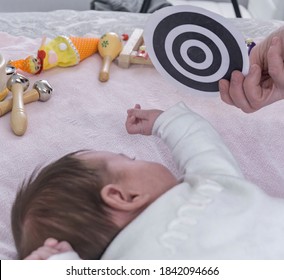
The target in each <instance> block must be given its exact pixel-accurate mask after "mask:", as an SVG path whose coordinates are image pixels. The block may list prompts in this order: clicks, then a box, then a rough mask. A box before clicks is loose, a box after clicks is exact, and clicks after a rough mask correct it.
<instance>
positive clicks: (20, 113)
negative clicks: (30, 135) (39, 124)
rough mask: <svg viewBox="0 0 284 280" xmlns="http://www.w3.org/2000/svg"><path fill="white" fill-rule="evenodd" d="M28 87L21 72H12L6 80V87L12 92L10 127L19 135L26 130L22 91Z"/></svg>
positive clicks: (27, 82)
mask: <svg viewBox="0 0 284 280" xmlns="http://www.w3.org/2000/svg"><path fill="white" fill-rule="evenodd" d="M28 87H29V80H28V79H27V78H26V77H24V76H23V75H21V74H17V73H15V74H13V75H12V76H11V77H10V79H9V80H8V81H7V88H8V89H9V90H10V91H11V92H12V96H13V101H12V103H13V104H12V113H11V128H12V130H13V132H14V133H15V134H16V135H18V136H21V135H23V134H24V133H25V132H26V129H27V125H28V119H27V115H26V112H25V108H24V101H23V92H24V91H25V90H26V89H27V88H28Z"/></svg>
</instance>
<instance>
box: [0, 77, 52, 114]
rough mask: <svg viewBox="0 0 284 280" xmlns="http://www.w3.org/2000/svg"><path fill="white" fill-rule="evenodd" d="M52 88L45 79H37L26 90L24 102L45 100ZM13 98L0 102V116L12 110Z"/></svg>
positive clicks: (49, 95)
mask: <svg viewBox="0 0 284 280" xmlns="http://www.w3.org/2000/svg"><path fill="white" fill-rule="evenodd" d="M52 93H53V89H52V87H51V85H50V84H49V83H48V82H47V81H46V80H39V81H37V82H35V83H34V85H33V89H32V90H29V91H27V92H26V93H25V94H24V96H23V101H24V104H28V103H31V102H34V101H38V100H39V101H42V102H45V101H47V100H49V99H50V98H51V95H52ZM12 107H13V99H12V98H10V99H6V100H5V101H3V102H1V103H0V117H1V116H3V115H5V114H7V113H8V112H10V111H11V110H12Z"/></svg>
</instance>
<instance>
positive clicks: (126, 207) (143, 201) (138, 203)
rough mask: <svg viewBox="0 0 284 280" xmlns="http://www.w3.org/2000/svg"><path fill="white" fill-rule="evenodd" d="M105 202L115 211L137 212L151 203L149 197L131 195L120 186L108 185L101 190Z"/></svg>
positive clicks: (137, 194)
mask: <svg viewBox="0 0 284 280" xmlns="http://www.w3.org/2000/svg"><path fill="white" fill-rule="evenodd" d="M101 197H102V199H103V201H104V202H105V203H106V204H107V205H108V206H109V207H110V208H112V209H113V210H118V211H126V212H129V211H136V210H138V209H140V208H144V207H146V206H147V205H148V203H149V196H147V195H142V194H139V193H130V192H129V191H128V190H127V189H126V190H125V189H124V188H123V187H122V186H121V185H119V184H108V185H106V186H104V187H103V189H102V190H101Z"/></svg>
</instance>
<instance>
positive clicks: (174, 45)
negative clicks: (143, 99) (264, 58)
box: [144, 5, 249, 93]
mask: <svg viewBox="0 0 284 280" xmlns="http://www.w3.org/2000/svg"><path fill="white" fill-rule="evenodd" d="M144 41H145V45H146V49H147V52H148V54H149V57H150V59H151V61H152V63H153V65H154V66H155V68H156V69H157V71H158V72H159V73H160V74H161V75H163V76H165V77H166V79H169V80H171V81H173V82H174V83H175V84H176V85H177V86H181V87H182V88H184V89H185V88H186V90H187V91H188V90H190V91H191V92H196V93H217V92H219V88H218V81H219V80H220V79H222V78H225V79H228V80H229V79H230V77H231V73H232V71H234V70H239V71H241V72H242V73H243V74H244V75H246V74H247V72H248V68H249V58H248V52H247V47H246V44H245V39H244V37H243V35H242V34H241V32H240V31H238V30H237V29H236V28H235V27H234V25H233V24H232V23H231V22H230V21H229V20H228V19H226V18H224V17H222V16H220V15H218V14H215V13H212V12H210V11H208V10H205V9H202V8H199V7H194V6H190V5H178V6H170V7H166V8H163V9H160V10H158V11H157V12H155V13H154V14H152V15H151V16H150V18H149V21H148V22H147V25H146V27H145V29H144Z"/></svg>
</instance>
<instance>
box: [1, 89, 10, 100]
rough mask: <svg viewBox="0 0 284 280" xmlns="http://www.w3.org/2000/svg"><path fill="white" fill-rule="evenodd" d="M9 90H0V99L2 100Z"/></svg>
mask: <svg viewBox="0 0 284 280" xmlns="http://www.w3.org/2000/svg"><path fill="white" fill-rule="evenodd" d="M8 93H9V90H8V89H7V88H4V89H3V90H2V91H1V92H0V101H2V100H3V99H5V98H6V96H7V95H8Z"/></svg>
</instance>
